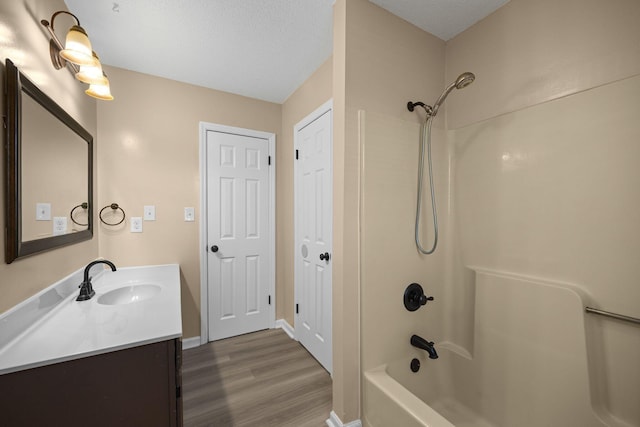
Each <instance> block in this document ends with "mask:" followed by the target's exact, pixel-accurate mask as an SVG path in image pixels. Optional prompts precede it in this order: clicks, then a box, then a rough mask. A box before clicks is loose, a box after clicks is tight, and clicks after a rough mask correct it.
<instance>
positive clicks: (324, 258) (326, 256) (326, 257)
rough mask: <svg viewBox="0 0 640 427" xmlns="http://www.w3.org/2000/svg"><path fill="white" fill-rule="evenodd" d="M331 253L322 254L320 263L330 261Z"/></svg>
mask: <svg viewBox="0 0 640 427" xmlns="http://www.w3.org/2000/svg"><path fill="white" fill-rule="evenodd" d="M329 257H330V255H329V252H325V253H323V254H320V261H329Z"/></svg>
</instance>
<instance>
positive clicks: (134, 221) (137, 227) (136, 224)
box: [131, 216, 142, 233]
mask: <svg viewBox="0 0 640 427" xmlns="http://www.w3.org/2000/svg"><path fill="white" fill-rule="evenodd" d="M131 232H132V233H142V217H139V216H134V217H132V218H131Z"/></svg>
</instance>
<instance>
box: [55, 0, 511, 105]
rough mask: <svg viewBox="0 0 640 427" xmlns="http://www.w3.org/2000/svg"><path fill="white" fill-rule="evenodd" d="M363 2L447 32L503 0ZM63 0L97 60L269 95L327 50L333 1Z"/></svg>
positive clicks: (281, 92)
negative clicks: (90, 44) (79, 24)
mask: <svg viewBox="0 0 640 427" xmlns="http://www.w3.org/2000/svg"><path fill="white" fill-rule="evenodd" d="M371 1H372V2H373V3H376V4H378V5H380V6H381V7H383V8H385V9H387V10H389V11H390V12H392V13H394V14H396V15H398V16H400V17H402V18H404V19H405V20H407V21H409V22H411V23H413V24H415V25H417V26H419V27H421V28H423V29H424V30H426V31H428V32H430V33H432V34H434V35H436V36H438V37H440V38H442V39H443V40H447V39H449V38H451V37H452V36H453V35H455V34H457V33H459V32H460V31H463V30H464V29H466V28H467V27H469V26H470V25H472V24H473V23H474V22H477V21H478V20H480V19H482V18H483V17H485V16H486V15H488V14H489V13H491V12H493V11H494V10H495V9H497V8H498V7H500V6H501V5H502V4H504V3H506V1H507V0H371ZM65 3H66V4H67V7H68V9H69V10H70V11H71V12H73V13H74V14H76V15H77V16H78V18H79V19H80V23H81V24H82V26H83V27H84V28H85V30H87V32H88V34H89V37H90V38H91V42H92V44H93V47H94V49H95V50H96V52H98V54H99V55H100V59H101V61H102V62H103V63H104V64H107V65H111V66H115V67H119V68H124V69H128V70H133V71H138V72H141V73H146V74H152V75H155V76H160V77H165V78H168V79H172V80H177V81H181V82H186V83H191V84H194V85H198V86H204V87H209V88H212V89H218V90H222V91H226V92H231V93H235V94H238V95H244V96H248V97H251V98H257V99H262V100H265V101H271V102H276V103H282V102H284V101H285V100H286V99H287V97H288V96H289V95H291V93H293V92H294V91H295V90H296V89H297V88H298V87H299V86H300V85H301V84H302V83H303V82H304V81H305V80H306V79H307V78H308V77H309V76H310V75H311V74H312V73H313V72H314V71H315V70H316V69H317V68H318V67H319V66H320V65H322V63H323V62H324V61H326V60H327V59H328V58H329V57H330V56H331V53H332V48H333V40H332V15H333V13H332V6H333V3H334V0H115V1H114V0H91V1H87V0H65ZM59 35H60V36H61V37H64V34H59ZM113 93H114V95H115V96H117V88H113Z"/></svg>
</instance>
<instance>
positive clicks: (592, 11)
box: [446, 0, 640, 129]
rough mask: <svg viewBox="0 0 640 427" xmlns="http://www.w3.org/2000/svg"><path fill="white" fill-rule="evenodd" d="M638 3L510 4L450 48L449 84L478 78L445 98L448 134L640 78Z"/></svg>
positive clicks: (518, 0) (542, 0)
mask: <svg viewBox="0 0 640 427" xmlns="http://www.w3.org/2000/svg"><path fill="white" fill-rule="evenodd" d="M639 8H640V4H639V3H638V1H637V0H612V1H607V2H602V1H599V0H563V1H556V0H537V1H531V0H511V1H510V2H509V3H507V4H506V5H505V6H504V7H502V8H500V9H498V10H497V11H496V12H494V13H493V14H491V15H490V16H488V17H487V18H485V19H484V20H482V21H480V22H479V23H477V24H476V25H474V26H472V27H471V28H469V29H468V30H466V31H464V32H463V33H461V34H459V35H458V36H456V37H455V38H453V39H452V40H449V41H448V42H447V78H446V80H447V81H453V80H454V79H455V78H456V76H457V75H458V74H459V73H460V72H461V71H466V70H470V71H473V72H474V73H475V74H476V76H477V78H478V80H477V82H476V83H474V84H473V85H471V86H469V87H468V88H465V90H464V92H465V94H464V96H455V97H454V96H452V97H450V98H449V99H448V100H447V112H448V113H450V114H448V115H447V120H448V125H449V128H450V129H455V128H459V127H461V126H464V125H467V124H469V123H473V122H476V121H479V120H485V119H488V118H492V117H496V116H498V115H500V114H503V113H506V112H510V111H516V110H519V109H521V108H525V107H528V106H531V105H536V104H540V103H543V102H546V101H549V100H552V99H555V98H558V97H562V96H567V95H570V94H572V93H577V92H580V91H582V90H586V89H589V88H592V87H597V86H599V85H602V84H606V83H608V82H612V81H616V80H619V79H622V78H625V77H629V76H631V75H633V74H636V73H637V72H638V63H639V62H640V49H638V20H639V19H640V12H639V10H638V9H639Z"/></svg>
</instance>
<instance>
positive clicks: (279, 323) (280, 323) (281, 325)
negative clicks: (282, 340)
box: [276, 319, 296, 340]
mask: <svg viewBox="0 0 640 427" xmlns="http://www.w3.org/2000/svg"><path fill="white" fill-rule="evenodd" d="M276 329H282V330H283V331H284V332H285V333H286V334H287V335H289V338H291V339H292V340H295V339H296V331H295V329H293V326H291V325H290V324H289V323H288V322H287V321H286V320H284V319H278V320H276Z"/></svg>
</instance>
